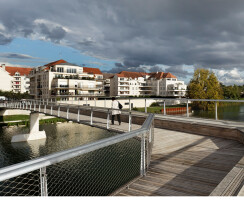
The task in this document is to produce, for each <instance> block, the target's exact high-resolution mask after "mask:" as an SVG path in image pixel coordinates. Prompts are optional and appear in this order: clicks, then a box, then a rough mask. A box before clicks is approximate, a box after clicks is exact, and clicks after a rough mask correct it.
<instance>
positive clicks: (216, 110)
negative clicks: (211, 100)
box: [215, 101, 218, 120]
mask: <svg viewBox="0 0 244 200" xmlns="http://www.w3.org/2000/svg"><path fill="white" fill-rule="evenodd" d="M215 120H218V103H217V101H215Z"/></svg>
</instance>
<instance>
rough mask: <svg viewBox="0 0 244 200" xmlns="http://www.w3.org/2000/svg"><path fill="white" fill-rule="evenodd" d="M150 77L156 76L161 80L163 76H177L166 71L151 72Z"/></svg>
mask: <svg viewBox="0 0 244 200" xmlns="http://www.w3.org/2000/svg"><path fill="white" fill-rule="evenodd" d="M149 78H155V79H157V80H160V79H162V78H176V76H174V75H173V74H171V73H170V72H168V73H164V72H152V73H150V77H149Z"/></svg>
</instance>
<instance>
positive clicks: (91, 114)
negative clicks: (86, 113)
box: [91, 107, 93, 125]
mask: <svg viewBox="0 0 244 200" xmlns="http://www.w3.org/2000/svg"><path fill="white" fill-rule="evenodd" d="M92 118H93V108H92V107H91V125H92V123H93V119H92Z"/></svg>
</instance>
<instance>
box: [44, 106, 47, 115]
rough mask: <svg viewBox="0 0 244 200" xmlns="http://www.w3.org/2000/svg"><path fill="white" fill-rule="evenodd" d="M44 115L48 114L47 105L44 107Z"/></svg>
mask: <svg viewBox="0 0 244 200" xmlns="http://www.w3.org/2000/svg"><path fill="white" fill-rule="evenodd" d="M44 113H47V105H46V104H45V106H44Z"/></svg>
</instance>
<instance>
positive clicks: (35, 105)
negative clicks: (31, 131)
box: [34, 101, 36, 111]
mask: <svg viewBox="0 0 244 200" xmlns="http://www.w3.org/2000/svg"><path fill="white" fill-rule="evenodd" d="M34 111H36V102H35V101H34Z"/></svg>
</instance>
